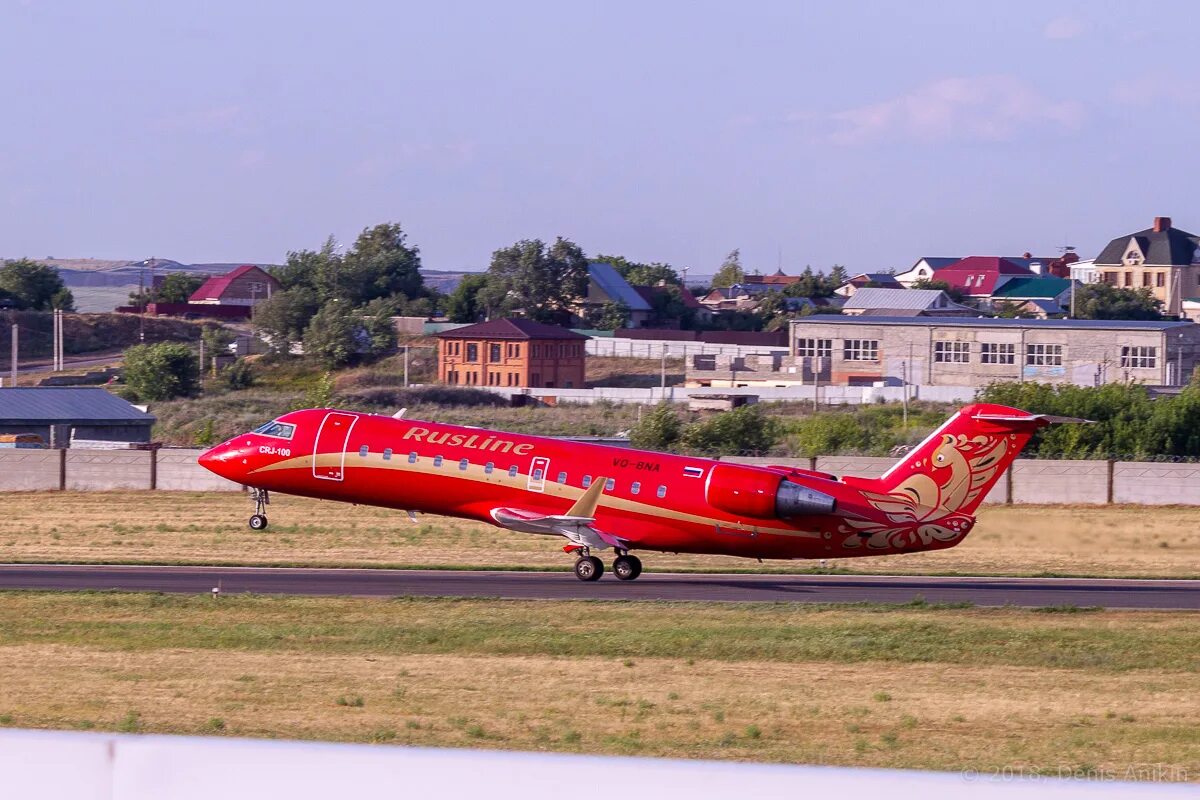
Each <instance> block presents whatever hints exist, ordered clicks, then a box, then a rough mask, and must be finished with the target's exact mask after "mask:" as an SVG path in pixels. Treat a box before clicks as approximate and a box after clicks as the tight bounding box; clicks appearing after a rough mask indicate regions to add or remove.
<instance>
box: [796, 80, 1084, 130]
mask: <svg viewBox="0 0 1200 800" xmlns="http://www.w3.org/2000/svg"><path fill="white" fill-rule="evenodd" d="M1082 115H1083V107H1082V106H1081V105H1080V104H1079V103H1077V102H1074V101H1069V100H1053V99H1051V98H1049V97H1046V96H1045V95H1043V94H1042V93H1041V92H1039V91H1038V90H1036V89H1034V88H1033V87H1031V86H1029V85H1027V84H1025V83H1023V82H1021V81H1020V80H1018V79H1017V78H1014V77H1012V76H1009V75H990V76H981V77H974V78H942V79H940V80H936V81H933V82H931V83H927V84H925V85H924V86H920V87H918V88H916V89H914V90H912V91H911V92H907V93H905V94H902V95H900V96H898V97H894V98H892V99H890V100H884V101H883V102H880V103H874V104H871V105H865V106H859V107H857V108H851V109H846V110H844V111H836V112H833V113H828V114H813V113H809V112H802V113H796V114H792V115H790V116H789V117H788V119H789V121H791V122H796V123H801V124H806V125H810V126H814V127H816V128H817V136H818V138H821V139H824V140H826V141H828V142H831V143H833V144H843V145H851V144H862V143H866V142H870V141H875V140H880V139H897V138H906V139H915V140H918V141H926V142H936V141H949V140H961V139H966V140H983V141H1005V140H1008V139H1012V138H1013V137H1014V136H1016V134H1017V133H1019V132H1020V131H1022V130H1027V129H1038V128H1050V129H1053V130H1057V131H1070V130H1073V129H1075V128H1076V127H1077V126H1078V125H1079V122H1080V119H1081V117H1082Z"/></svg>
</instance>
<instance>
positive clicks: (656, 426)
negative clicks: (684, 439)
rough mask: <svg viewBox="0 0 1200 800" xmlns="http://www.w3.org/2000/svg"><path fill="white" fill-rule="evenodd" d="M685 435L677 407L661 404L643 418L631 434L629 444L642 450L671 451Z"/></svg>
mask: <svg viewBox="0 0 1200 800" xmlns="http://www.w3.org/2000/svg"><path fill="white" fill-rule="evenodd" d="M682 435H683V425H682V424H681V423H680V421H679V415H678V414H677V413H676V412H675V406H674V405H672V404H671V403H659V404H658V405H657V406H655V407H654V410H653V411H651V412H650V413H649V414H646V415H645V416H643V417H642V418H641V419H640V420H639V421H638V424H637V425H635V426H634V428H633V430H632V431H630V433H629V443H630V444H631V445H633V446H634V447H636V448H638V449H640V450H660V451H661V450H671V449H672V448H674V447H675V446H676V445H677V444H678V443H679V437H680V436H682Z"/></svg>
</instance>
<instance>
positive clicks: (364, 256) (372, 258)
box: [332, 222, 425, 305]
mask: <svg viewBox="0 0 1200 800" xmlns="http://www.w3.org/2000/svg"><path fill="white" fill-rule="evenodd" d="M407 240H408V237H407V235H406V234H405V233H404V231H403V230H402V229H401V228H400V225H399V223H395V222H390V223H384V224H382V225H376V226H375V227H373V228H363V230H362V233H360V234H359V235H358V238H357V239H355V240H354V246H353V247H352V248H351V249H350V252H348V253H346V257H345V259H344V262H345V263H344V267H345V275H344V276H343V277H344V278H345V280H342V281H339V286H338V293H337V294H333V295H332V296H333V297H344V298H346V299H347V300H350V301H351V302H353V303H355V304H356V305H358V304H362V303H367V302H370V301H371V300H374V299H376V298H379V297H394V296H397V295H399V296H403V297H405V298H416V297H420V296H421V295H422V294H423V292H424V289H425V280H424V278H422V277H421V251H420V248H418V247H417V246H416V245H409V244H408V243H407Z"/></svg>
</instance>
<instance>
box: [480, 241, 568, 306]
mask: <svg viewBox="0 0 1200 800" xmlns="http://www.w3.org/2000/svg"><path fill="white" fill-rule="evenodd" d="M487 275H488V282H487V285H486V286H485V287H484V288H483V289H482V290H480V292H479V294H478V295H477V296H478V298H479V299H480V300H481V301H482V302H483V304H484V306H485V307H486V308H488V309H489V311H490V312H491V313H493V314H494V313H499V314H510V313H513V312H515V311H518V310H522V311H524V313H525V316H527V317H529V318H530V319H533V320H536V321H538V322H548V323H563V322H565V321H566V320H567V319H569V317H570V308H571V307H572V306H573V305H574V304H575V303H576V302H578V301H579V299H580V298H582V297H584V296H585V295H586V294H587V285H588V272H587V258H586V257H585V256H584V254H583V250H581V249H580V247H579V245H577V244H575V243H574V242H571V241H569V240H567V239H563V238H562V237H561V236H560V237H559V238H558V239H556V240H555V242H554V244H552V245H550V246H549V247H547V246H546V244H545V242H543V241H541V240H540V239H525V240H522V241H520V242H517V243H516V244H514V245H512V246H511V247H506V248H503V249H501V250H497V251H496V252H495V253H493V254H492V263H491V265H490V266H489V267H488V272H487Z"/></svg>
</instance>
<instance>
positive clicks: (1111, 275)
mask: <svg viewBox="0 0 1200 800" xmlns="http://www.w3.org/2000/svg"><path fill="white" fill-rule="evenodd" d="M1104 282H1105V283H1107V284H1108V285H1109V286H1116V285H1117V273H1115V272H1106V273H1104Z"/></svg>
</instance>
